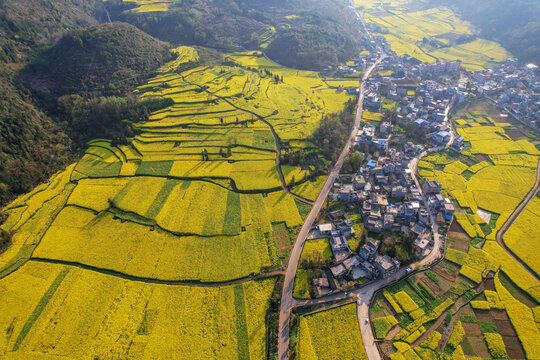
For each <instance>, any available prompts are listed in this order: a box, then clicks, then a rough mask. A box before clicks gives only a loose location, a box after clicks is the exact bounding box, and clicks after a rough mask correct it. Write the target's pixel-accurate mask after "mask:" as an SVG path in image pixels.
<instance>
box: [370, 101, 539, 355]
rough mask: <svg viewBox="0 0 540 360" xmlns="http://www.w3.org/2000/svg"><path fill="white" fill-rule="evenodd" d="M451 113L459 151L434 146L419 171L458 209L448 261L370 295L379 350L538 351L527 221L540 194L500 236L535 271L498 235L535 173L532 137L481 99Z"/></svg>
mask: <svg viewBox="0 0 540 360" xmlns="http://www.w3.org/2000/svg"><path fill="white" fill-rule="evenodd" d="M454 117H455V118H456V119H455V124H456V127H457V132H458V133H459V134H461V135H463V136H464V137H465V141H466V146H465V150H464V151H463V152H462V153H461V154H457V153H454V152H449V151H445V152H441V153H435V154H432V155H430V156H427V157H425V158H424V159H423V161H422V163H421V164H419V173H420V175H421V176H422V177H424V179H426V180H428V179H429V180H437V181H439V182H440V183H441V184H442V186H443V192H444V193H445V194H446V195H447V196H448V197H450V198H451V199H453V200H454V203H455V204H456V206H457V207H458V209H459V212H458V213H456V214H455V216H454V224H453V225H452V226H451V227H450V228H449V232H448V235H447V244H446V245H447V250H446V255H445V259H444V260H443V261H442V262H440V263H439V264H438V265H436V266H435V267H434V268H433V269H432V270H429V271H427V272H424V273H419V274H417V275H414V276H413V277H411V278H410V279H409V280H406V281H402V282H401V283H399V284H398V285H396V286H394V287H391V288H390V289H389V290H388V291H387V292H386V293H385V294H384V296H380V297H379V298H378V299H377V301H376V305H375V307H374V310H373V312H372V316H374V317H375V318H380V319H381V320H377V322H379V323H380V325H379V327H380V328H381V330H379V333H380V334H381V335H380V336H381V337H385V336H386V334H387V333H388V334H390V335H388V337H387V338H386V341H385V342H384V344H383V345H382V348H383V350H384V352H385V353H387V354H392V355H391V358H392V359H402V358H403V357H405V358H413V357H415V356H419V357H421V358H430V357H431V358H433V357H439V358H449V359H450V358H463V357H464V356H479V357H481V358H490V357H491V358H505V357H506V356H508V357H509V358H517V359H521V358H527V359H533V358H538V357H540V353H539V352H538V346H536V344H537V342H538V341H540V331H539V328H538V327H537V326H536V325H534V324H535V319H536V318H535V314H536V313H537V310H536V309H537V307H538V306H539V305H540V282H539V281H538V276H537V275H538V269H539V267H538V261H536V258H535V257H534V256H532V255H531V254H533V253H534V249H536V248H537V247H538V245H539V242H538V241H539V239H538V238H537V236H536V233H537V231H535V230H534V229H532V228H531V226H532V224H536V223H537V222H538V214H540V210H539V208H538V206H539V203H538V201H537V200H538V198H533V200H532V201H531V203H529V205H528V206H527V207H526V208H525V210H524V212H523V213H522V214H521V215H520V217H518V220H517V221H516V222H515V223H514V224H513V225H512V226H511V227H510V229H509V231H508V232H507V233H506V235H505V237H504V241H505V244H506V246H507V247H509V248H510V250H511V251H512V253H513V254H515V255H516V256H517V257H518V258H519V259H520V260H521V261H522V262H524V263H525V264H526V265H527V266H528V267H529V268H531V269H533V271H534V273H531V272H529V271H528V269H526V268H525V267H523V266H521V264H520V263H519V262H517V261H516V260H514V259H513V258H512V256H511V254H509V253H507V252H506V251H505V250H504V249H503V248H501V246H499V244H498V243H497V242H496V241H495V234H496V233H497V231H498V230H499V229H500V228H501V226H502V224H503V223H504V222H505V221H506V220H507V219H508V217H509V216H510V214H511V213H512V212H513V211H514V209H515V208H516V206H517V205H518V204H519V203H520V202H521V201H522V199H523V198H524V196H525V195H526V194H527V193H528V192H529V190H530V189H531V187H532V186H533V184H534V182H535V180H536V167H537V164H538V157H539V156H540V151H539V150H538V137H537V135H534V134H531V133H529V131H528V130H525V129H522V128H520V127H519V126H516V125H513V124H510V123H507V122H506V121H507V118H506V117H503V116H501V115H500V114H499V113H498V112H497V110H496V109H495V108H494V106H493V105H491V104H489V103H486V102H476V103H472V104H469V105H467V106H466V107H465V108H463V109H461V110H460V111H459V112H458V113H457V114H456V115H455V116H454ZM516 134H521V135H520V136H517V135H516ZM510 135H512V136H510ZM530 135H533V136H532V137H531V136H530ZM535 273H536V274H535ZM443 299H447V300H446V301H449V302H448V306H447V307H446V309H443V312H441V313H439V314H438V315H437V314H435V315H436V316H429V317H428V318H427V321H424V320H426V318H425V316H426V315H425V314H428V312H429V311H434V309H437V308H438V307H439V306H442V304H444V303H443ZM388 317H391V319H390V320H391V321H388ZM393 319H395V320H393ZM419 319H424V320H419ZM395 323H397V325H396V324H395ZM425 324H427V325H425ZM422 326H423V328H422ZM392 329H394V331H392ZM383 330H384V331H383ZM418 330H420V331H418ZM422 334H424V335H422ZM437 334H438V335H437ZM501 335H502V337H501ZM435 353H437V354H435Z"/></svg>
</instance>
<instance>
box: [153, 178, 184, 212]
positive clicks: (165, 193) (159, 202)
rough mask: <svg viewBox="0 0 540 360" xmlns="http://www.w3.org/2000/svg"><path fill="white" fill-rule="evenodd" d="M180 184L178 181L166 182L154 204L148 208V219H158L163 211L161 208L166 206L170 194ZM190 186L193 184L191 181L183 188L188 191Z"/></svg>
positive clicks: (168, 180) (170, 180) (182, 186)
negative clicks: (160, 211)
mask: <svg viewBox="0 0 540 360" xmlns="http://www.w3.org/2000/svg"><path fill="white" fill-rule="evenodd" d="M179 182H180V181H179V180H176V179H167V181H166V182H165V185H163V187H162V188H161V190H159V193H158V194H157V196H156V198H155V199H154V202H153V203H152V205H150V207H149V208H148V211H147V212H146V217H147V218H150V219H155V218H156V216H157V215H158V213H159V210H161V207H162V206H163V204H165V201H167V198H168V197H169V194H170V193H171V191H172V190H173V189H174V187H175V186H176V185H177V184H178V183H179ZM189 184H191V181H186V182H184V183H183V184H182V185H181V188H182V189H186V188H187V187H189Z"/></svg>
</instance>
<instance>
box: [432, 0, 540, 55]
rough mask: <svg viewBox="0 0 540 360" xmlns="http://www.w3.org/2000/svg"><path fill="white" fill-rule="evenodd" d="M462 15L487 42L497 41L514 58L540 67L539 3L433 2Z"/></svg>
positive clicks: (517, 0) (492, 0) (512, 0)
mask: <svg viewBox="0 0 540 360" xmlns="http://www.w3.org/2000/svg"><path fill="white" fill-rule="evenodd" d="M432 3H435V4H438V5H441V4H443V5H448V6H451V7H453V8H455V9H456V10H458V11H459V13H461V15H462V16H463V18H464V19H465V20H469V21H470V22H471V23H473V24H474V25H476V26H477V27H478V28H480V30H481V35H482V36H483V37H486V38H488V39H492V40H499V41H500V42H501V44H502V45H503V46H504V47H505V48H507V49H508V50H510V51H511V52H512V53H513V54H514V55H515V56H516V57H518V58H519V59H521V60H523V61H531V62H535V63H537V64H540V42H539V41H538V38H539V37H540V2H538V1H535V0H476V1H474V2H471V1H467V0H433V1H432Z"/></svg>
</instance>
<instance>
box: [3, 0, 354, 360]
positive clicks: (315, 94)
mask: <svg viewBox="0 0 540 360" xmlns="http://www.w3.org/2000/svg"><path fill="white" fill-rule="evenodd" d="M138 4H139V5H140V6H141V7H143V6H145V5H147V4H146V2H144V4H143V2H138ZM149 4H150V2H148V5H149ZM173 51H174V52H175V53H176V55H177V59H176V60H174V61H172V62H170V63H169V64H167V65H165V66H163V67H162V68H161V69H160V72H159V74H158V75H157V76H155V77H154V78H152V79H150V80H149V81H148V83H147V84H145V85H143V86H141V87H139V88H138V89H137V90H136V91H135V93H136V94H137V95H138V96H140V97H141V98H145V97H150V96H152V97H156V96H157V97H165V98H170V99H172V100H173V104H172V105H171V106H170V107H168V108H165V109H162V110H160V111H156V112H154V113H152V114H150V116H149V119H148V121H145V122H142V123H137V124H136V126H137V127H138V128H139V130H140V132H139V134H138V135H137V136H136V137H135V138H133V139H132V140H131V142H130V143H129V144H128V145H117V146H115V145H113V144H112V143H111V141H109V140H105V139H96V140H93V141H90V142H89V143H88V149H87V151H86V152H85V154H84V156H83V157H82V158H81V160H80V161H78V162H77V163H76V164H73V165H71V166H68V167H67V168H66V169H65V170H63V171H60V172H58V173H57V174H55V175H54V176H52V177H51V178H50V180H49V181H48V182H47V183H44V184H42V185H40V186H38V187H36V188H35V189H34V190H33V191H32V192H30V193H28V194H26V195H23V196H20V197H19V198H18V199H16V200H15V201H13V202H12V203H11V204H9V205H8V206H6V207H5V208H4V209H2V211H1V213H2V214H4V215H5V216H6V221H5V222H4V223H3V224H2V225H0V226H1V227H2V229H4V230H6V231H11V232H12V233H13V240H12V244H11V245H10V246H9V247H8V248H7V249H6V251H4V252H3V253H1V254H0V294H1V298H2V300H3V301H2V305H0V307H1V310H2V311H1V313H2V315H0V329H1V331H2V334H3V335H0V357H2V358H7V359H28V358H51V357H55V358H65V359H68V358H69V359H71V358H73V359H97V358H99V359H156V358H171V359H173V358H177V359H186V358H189V359H208V358H220V359H238V358H241V359H247V358H251V359H261V358H264V357H265V354H266V321H265V318H266V313H267V311H268V308H269V305H270V296H271V295H272V292H273V291H274V285H275V282H276V279H275V278H274V277H269V278H267V279H264V280H251V279H250V277H251V276H253V275H259V274H261V273H264V272H267V271H269V270H268V269H272V268H276V267H279V266H281V265H282V264H281V260H280V259H281V257H282V256H281V257H280V255H279V254H278V251H279V245H278V243H277V239H276V238H275V237H276V236H277V235H275V234H273V224H276V223H280V224H284V225H285V226H286V228H289V229H290V228H295V227H297V226H298V225H300V224H302V218H301V217H300V214H299V211H298V208H297V204H296V202H295V199H294V198H293V197H292V196H291V195H290V194H288V193H287V192H285V191H284V185H285V184H287V185H289V184H291V182H292V180H293V179H294V182H295V184H296V186H295V187H294V188H293V191H298V192H299V193H300V194H303V195H305V196H306V197H309V198H312V199H314V198H316V197H317V194H318V192H319V191H320V188H321V186H322V185H323V182H324V181H323V179H322V178H319V179H314V180H313V181H307V176H308V175H309V172H310V169H302V168H300V167H294V166H281V167H279V165H278V163H277V161H276V158H277V154H278V149H279V144H280V143H281V142H288V143H289V146H290V148H292V149H294V148H301V147H306V146H313V144H311V143H309V142H308V141H307V138H308V137H309V136H310V135H311V133H312V132H313V131H314V129H315V128H316V127H317V126H318V123H319V121H320V120H321V119H322V118H323V117H324V115H325V114H328V113H332V112H338V111H341V110H342V109H343V106H344V104H345V103H346V102H347V100H348V99H349V97H348V96H347V95H346V94H345V93H343V92H338V91H337V90H336V89H335V88H332V87H330V86H329V85H327V84H326V83H325V82H324V81H323V80H322V79H321V78H320V77H319V75H318V74H317V73H315V72H305V71H296V70H295V71H292V70H289V69H284V68H281V67H279V66H277V65H275V64H272V63H270V62H269V61H267V60H265V59H264V58H262V57H261V54H260V53H236V54H230V55H229V56H230V59H229V60H234V61H237V62H238V63H239V65H238V66H230V65H231V62H230V61H229V62H228V64H229V65H228V66H219V65H217V66H213V67H210V66H206V65H200V66H198V64H197V63H195V62H197V61H198V59H199V56H198V53H197V50H196V49H194V48H190V47H180V48H177V49H174V50H173ZM189 63H192V64H194V65H193V66H191V68H190V66H185V67H184V68H190V69H189V70H185V71H177V68H178V66H180V65H182V64H189ZM265 70H269V71H271V72H272V74H279V76H280V77H281V76H282V77H283V80H282V81H279V82H276V81H275V80H274V77H273V76H269V75H268V74H267V73H266V72H265ZM280 171H281V173H282V174H283V181H282V180H281V178H280ZM230 281H236V282H235V283H234V284H230V283H227V284H228V285H227V284H221V283H222V282H230Z"/></svg>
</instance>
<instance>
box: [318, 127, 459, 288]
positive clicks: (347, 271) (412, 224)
mask: <svg viewBox="0 0 540 360" xmlns="http://www.w3.org/2000/svg"><path fill="white" fill-rule="evenodd" d="M375 130H376V129H375V128H374V127H373V126H371V125H366V126H364V129H363V130H362V131H361V133H360V134H359V136H358V137H357V144H358V145H359V144H361V142H362V141H367V140H370V139H366V134H369V135H368V137H370V138H371V140H372V139H373V138H374V136H375ZM422 150H423V147H422V146H421V145H414V144H411V143H407V144H405V146H404V150H403V151H398V150H396V149H394V148H389V149H388V148H386V149H385V150H381V149H378V148H377V146H376V145H375V146H374V149H373V151H370V152H368V153H365V158H364V161H363V165H362V166H361V167H360V168H359V169H358V171H357V172H356V173H355V174H347V175H340V179H339V180H338V181H336V183H335V184H334V188H333V192H332V194H330V196H332V197H333V200H336V201H340V202H343V203H345V204H346V205H347V208H348V209H350V210H352V211H356V212H358V213H360V214H361V216H362V221H363V223H364V226H365V228H366V229H367V230H368V231H370V232H372V233H380V232H383V231H389V232H396V233H402V234H403V233H406V234H412V235H413V236H414V238H415V245H416V256H417V257H418V258H423V257H424V256H426V255H428V254H429V253H430V251H432V248H433V235H432V230H431V226H430V222H431V221H432V219H435V221H436V223H437V224H438V225H442V224H445V223H446V222H448V221H450V220H451V219H452V215H453V214H454V212H455V207H454V205H453V203H452V202H451V201H450V200H449V199H447V198H445V197H444V196H442V194H441V193H440V191H441V185H440V184H439V183H438V182H436V181H427V182H425V183H424V185H423V187H422V191H420V190H419V189H418V188H417V187H416V184H415V182H414V179H413V177H412V173H411V170H410V169H409V163H410V162H411V161H412V159H413V158H414V157H415V156H417V155H418V154H419V153H420V152H421V151H422ZM329 219H330V220H331V221H332V222H330V223H325V224H319V225H317V226H316V227H315V228H314V229H313V231H312V237H328V238H330V245H331V248H332V253H333V257H334V261H335V265H334V266H333V267H331V268H330V269H329V271H328V272H327V273H326V276H325V277H323V278H320V279H314V280H313V285H314V286H315V290H316V292H317V294H318V295H324V294H326V293H328V292H330V291H332V290H335V289H339V288H340V286H341V285H344V284H346V283H348V282H349V281H357V280H358V279H361V278H366V279H368V280H372V279H375V278H377V277H383V278H385V277H387V276H388V275H389V274H391V273H394V272H395V271H397V270H398V269H399V267H400V262H399V261H398V260H397V259H394V258H391V257H389V256H387V255H384V256H383V255H380V254H378V253H377V248H378V242H377V241H374V240H371V239H370V240H369V241H368V242H367V243H366V244H364V245H363V246H362V247H361V248H360V249H359V251H358V253H353V252H351V250H350V249H349V246H348V243H347V238H349V237H351V236H354V235H355V233H354V229H353V228H352V221H351V220H350V219H349V218H348V216H347V215H346V213H345V212H344V211H343V210H341V211H338V212H334V213H331V214H330V215H329ZM357 235H359V234H357Z"/></svg>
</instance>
